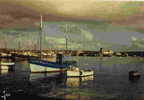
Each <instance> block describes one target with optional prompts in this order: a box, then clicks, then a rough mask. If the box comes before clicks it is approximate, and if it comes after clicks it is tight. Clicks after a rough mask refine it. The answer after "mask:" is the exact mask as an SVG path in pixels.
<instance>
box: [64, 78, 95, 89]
mask: <svg viewBox="0 0 144 100" xmlns="http://www.w3.org/2000/svg"><path fill="white" fill-rule="evenodd" d="M93 79H94V76H93V75H92V76H87V77H68V78H66V84H65V85H66V86H67V87H79V86H80V85H82V83H84V82H85V81H89V80H93Z"/></svg>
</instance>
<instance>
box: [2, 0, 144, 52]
mask: <svg viewBox="0 0 144 100" xmlns="http://www.w3.org/2000/svg"><path fill="white" fill-rule="evenodd" d="M40 15H42V16H43V21H44V23H45V24H46V27H45V29H44V32H45V33H44V34H46V37H45V38H47V39H45V40H47V41H46V42H49V41H48V40H51V39H52V40H53V41H55V44H56V43H63V44H64V41H65V40H64V32H62V31H60V29H59V26H62V25H65V24H69V25H75V26H77V27H79V29H80V31H79V32H75V34H73V33H71V34H70V37H71V38H76V39H77V40H75V41H78V40H80V39H81V38H83V42H86V41H91V42H95V41H96V42H97V43H96V44H97V45H96V46H97V49H98V48H100V47H101V46H102V47H107V46H111V45H113V46H116V45H120V46H121V45H123V46H125V45H127V47H130V48H132V49H133V48H136V47H137V46H138V47H139V48H140V49H142V50H143V48H144V47H143V45H142V44H141V43H142V42H140V41H143V38H144V31H143V30H144V2H143V1H122V0H121V1H120V0H113V1H112V0H111V1H110V0H105V1H100V0H0V38H2V40H1V42H2V43H3V42H4V43H3V44H2V45H1V47H4V44H7V45H8V46H7V47H10V46H11V45H12V46H11V47H18V46H15V45H18V44H20V43H18V40H19V41H20V40H21V42H22V41H25V42H26V43H27V42H28V43H29V44H31V45H33V44H37V41H34V40H35V39H37V38H38V33H39V30H38V28H39V22H40ZM28 35H30V37H35V39H32V38H29V40H28V39H27V36H28ZM34 35H35V36H34ZM36 36H37V37H36ZM48 36H49V37H48ZM3 37H5V38H9V40H11V39H15V41H14V43H12V44H9V43H8V42H9V41H8V40H7V39H6V40H4V38H3ZM50 38H51V39H50ZM134 38H135V39H134ZM22 39H23V40H22ZM133 39H134V40H133ZM58 40H59V41H58ZM139 40H140V41H139ZM60 41H61V42H60ZM72 41H74V40H72ZM28 43H27V44H28ZM21 44H23V45H24V43H21ZM47 44H48V43H47ZM100 44H101V45H100ZM72 45H76V44H71V46H72ZM79 45H80V44H79ZM106 45H107V46H106ZM133 45H134V46H133ZM96 46H94V47H93V48H96ZM131 46H133V47H131ZM135 46H136V47H135ZM25 47H26V44H25ZM74 47H75V46H74ZM77 47H78V46H77Z"/></svg>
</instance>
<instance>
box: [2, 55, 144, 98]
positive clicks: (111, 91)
mask: <svg viewBox="0 0 144 100" xmlns="http://www.w3.org/2000/svg"><path fill="white" fill-rule="evenodd" d="M73 59H74V60H77V61H78V62H79V63H78V66H79V67H80V68H81V69H92V70H94V71H95V75H94V76H90V77H84V78H66V77H65V76H63V75H59V74H58V73H47V74H31V73H30V72H29V70H30V69H29V64H28V63H27V61H21V62H17V63H16V66H15V72H6V71H5V72H2V71H1V75H0V92H1V95H2V91H4V90H6V91H7V92H8V93H10V94H11V96H17V95H19V94H29V95H36V96H39V97H44V98H47V97H52V98H61V99H65V100H67V99H68V100H144V59H143V58H138V57H134V58H131V57H104V58H102V57H79V58H78V57H76V58H73ZM131 70H138V71H139V72H141V73H142V76H141V77H140V79H139V80H129V77H128V72H129V71H131ZM25 96H26V95H25ZM8 98H10V97H8Z"/></svg>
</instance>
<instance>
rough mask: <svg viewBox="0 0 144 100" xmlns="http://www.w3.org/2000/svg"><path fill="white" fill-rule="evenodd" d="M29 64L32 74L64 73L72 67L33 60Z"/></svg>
mask: <svg viewBox="0 0 144 100" xmlns="http://www.w3.org/2000/svg"><path fill="white" fill-rule="evenodd" d="M29 64H30V70H31V72H32V73H42V72H63V71H64V70H66V69H67V68H68V67H69V65H70V64H59V63H57V62H49V61H44V60H31V61H30V62H29Z"/></svg>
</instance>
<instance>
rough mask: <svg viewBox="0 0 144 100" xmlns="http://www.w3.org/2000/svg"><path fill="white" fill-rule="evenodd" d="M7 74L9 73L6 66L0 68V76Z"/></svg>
mask: <svg viewBox="0 0 144 100" xmlns="http://www.w3.org/2000/svg"><path fill="white" fill-rule="evenodd" d="M1 68H3V69H1ZM8 72H9V70H8V66H0V75H3V74H7V73H8Z"/></svg>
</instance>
